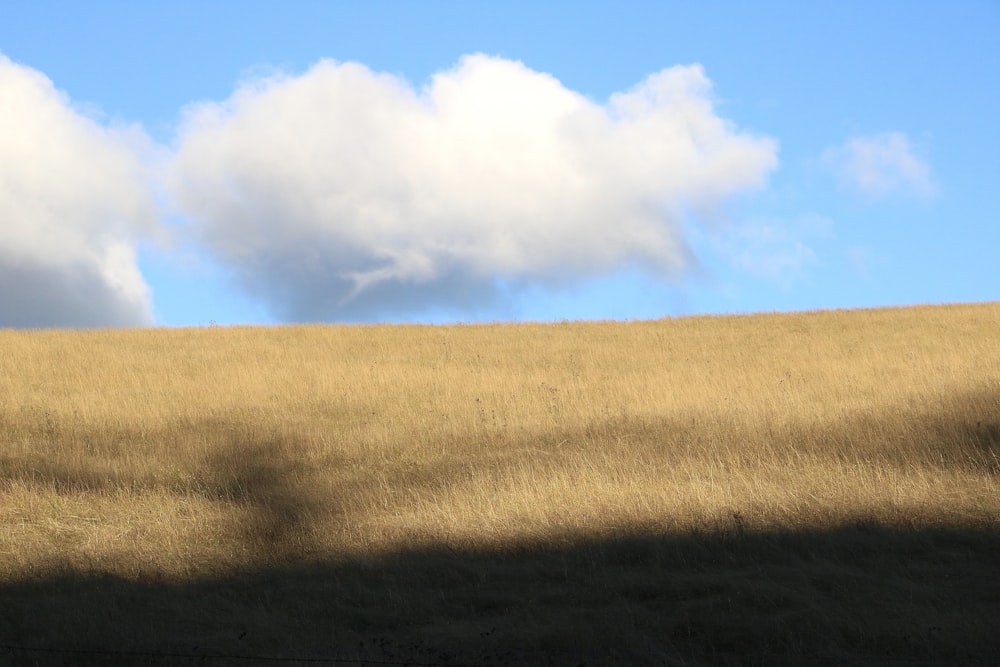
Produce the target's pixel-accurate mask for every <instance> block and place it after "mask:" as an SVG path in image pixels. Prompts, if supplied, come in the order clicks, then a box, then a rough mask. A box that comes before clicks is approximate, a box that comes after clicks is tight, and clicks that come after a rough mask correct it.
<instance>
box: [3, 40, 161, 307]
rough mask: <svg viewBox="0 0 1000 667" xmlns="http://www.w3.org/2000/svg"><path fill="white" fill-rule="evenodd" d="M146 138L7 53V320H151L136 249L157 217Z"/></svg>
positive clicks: (5, 77) (4, 245)
mask: <svg viewBox="0 0 1000 667" xmlns="http://www.w3.org/2000/svg"><path fill="white" fill-rule="evenodd" d="M145 141H146V140H145V138H144V135H143V134H142V133H141V131H139V130H137V129H135V128H123V129H108V128H105V127H103V126H101V125H100V124H98V123H97V122H95V121H93V120H92V119H90V118H88V117H86V116H85V115H83V114H81V113H79V112H77V111H76V110H74V109H73V107H72V105H71V104H70V102H69V100H68V98H67V97H66V95H65V94H63V93H61V92H60V91H58V90H56V88H55V87H54V86H53V84H52V82H51V81H50V80H49V79H47V78H46V77H45V76H44V75H43V74H41V73H39V72H38V71H36V70H33V69H31V68H29V67H25V66H22V65H18V64H16V63H14V62H12V61H11V60H9V59H7V58H6V57H4V56H3V55H0V326H121V325H140V324H148V323H150V322H151V321H152V309H151V305H150V297H149V289H148V287H147V286H146V283H145V282H144V281H143V279H142V276H141V274H140V272H139V269H138V267H137V264H136V258H135V247H136V246H135V244H136V242H137V240H138V239H139V238H140V236H141V235H142V234H144V233H146V232H147V231H149V230H150V229H151V228H152V225H153V224H154V220H155V214H154V207H153V203H152V198H151V196H150V190H149V188H148V187H147V183H148V181H147V180H146V177H145V174H144V167H143V163H142V161H141V159H140V158H139V156H138V155H139V152H140V151H141V150H143V146H144V143H145Z"/></svg>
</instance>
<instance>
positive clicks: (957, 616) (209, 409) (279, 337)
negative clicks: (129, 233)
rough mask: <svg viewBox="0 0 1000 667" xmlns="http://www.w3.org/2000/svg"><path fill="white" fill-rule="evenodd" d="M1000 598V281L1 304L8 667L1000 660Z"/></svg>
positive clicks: (2, 605)
mask: <svg viewBox="0 0 1000 667" xmlns="http://www.w3.org/2000/svg"><path fill="white" fill-rule="evenodd" d="M998 615H1000V303H994V304H980V305H955V306H935V307H930V306H928V307H915V308H900V309H884V310H864V311H836V312H816V313H801V314H788V315H754V316H741V317H694V318H683V319H667V320H660V321H652V322H631V323H612V322H602V323H563V324H545V325H541V324H518V325H507V324H505V325H489V326H486V325H484V326H365V327H362V326H290V327H269V328H252V327H247V328H239V327H237V328H208V329H180V330H109V331H0V664H7V663H5V661H9V664H121V663H122V662H131V663H134V664H185V663H191V664H215V663H216V662H217V663H218V664H271V663H274V662H275V661H276V660H277V659H278V658H302V659H314V660H318V659H320V658H322V659H328V660H329V661H330V662H329V663H328V664H415V663H422V664H447V665H458V664H467V665H482V664H510V665H521V664H556V665H563V664H567V665H570V664H572V665H576V664H580V663H584V664H595V665H612V664H621V665H637V664H650V665H653V664H656V665H662V664H669V665H700V664H705V665H723V664H765V665H771V664H789V665H791V664H794V665H805V664H831V663H840V664H858V665H865V664H956V663H962V664H990V663H994V662H996V661H997V660H1000V633H997V632H996V625H995V623H996V621H995V618H996V617H997V616H998ZM114 652H118V653H117V654H116V653H114ZM224 656H241V657H238V658H226V657H224ZM258 658H260V659H258ZM337 660H341V661H354V662H347V663H343V662H340V663H338V662H336V661H337ZM366 661H367V662H366ZM406 661H410V662H409V663H407V662H406ZM282 664H295V663H294V662H284V663H282ZM302 664H317V662H315V661H314V662H311V663H307V662H305V661H303V662H302Z"/></svg>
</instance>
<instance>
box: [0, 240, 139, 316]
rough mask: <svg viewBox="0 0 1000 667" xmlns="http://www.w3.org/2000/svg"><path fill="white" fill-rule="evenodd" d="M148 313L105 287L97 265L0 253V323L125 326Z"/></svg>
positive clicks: (105, 283)
mask: <svg viewBox="0 0 1000 667" xmlns="http://www.w3.org/2000/svg"><path fill="white" fill-rule="evenodd" d="M149 323H150V318H149V314H148V312H146V311H145V310H144V309H143V308H142V307H141V306H140V305H137V304H134V303H129V302H127V301H124V300H123V299H122V298H121V295H120V294H118V293H117V292H115V291H114V290H112V289H109V288H108V285H107V282H106V280H105V278H104V276H102V275H101V274H100V271H99V270H98V268H97V267H95V266H92V265H87V264H83V263H80V264H70V265H63V266H60V267H58V268H53V267H51V266H43V265H39V264H29V263H24V262H20V261H16V260H12V259H11V258H3V257H0V327H14V328H36V327H37V328H43V327H82V328H89V327H128V326H143V325H148V324H149Z"/></svg>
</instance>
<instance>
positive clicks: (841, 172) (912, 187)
mask: <svg viewBox="0 0 1000 667" xmlns="http://www.w3.org/2000/svg"><path fill="white" fill-rule="evenodd" d="M823 160H824V162H825V163H826V164H827V165H829V166H830V167H831V168H832V169H833V170H834V171H835V173H836V174H837V175H838V176H839V178H840V180H841V182H842V183H844V184H845V185H846V186H847V187H849V188H851V189H854V190H857V191H858V192H861V193H862V194H865V195H868V196H872V197H882V196H886V195H893V194H903V195H916V196H918V197H931V196H933V195H934V194H935V193H936V192H937V186H936V185H935V183H934V179H933V177H932V176H931V169H930V167H929V166H928V165H927V163H926V162H924V161H923V160H921V159H920V158H919V157H917V156H916V155H914V153H913V148H912V146H911V145H910V140H909V138H908V137H907V136H906V135H905V134H903V133H902V132H885V133H883V134H877V135H874V136H870V137H855V138H853V139H850V140H848V141H847V142H846V143H844V144H842V145H840V146H835V147H833V148H829V149H827V150H826V151H824V153H823Z"/></svg>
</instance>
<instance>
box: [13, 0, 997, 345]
mask: <svg viewBox="0 0 1000 667" xmlns="http://www.w3.org/2000/svg"><path fill="white" fill-rule="evenodd" d="M2 14H3V21H2V22H0V186H2V185H6V187H0V326H128V325H137V324H138V325H150V324H155V325H166V326H179V325H201V324H207V323H209V322H216V323H220V324H228V323H276V322H297V321H361V322H384V321H400V322H409V321H418V322H452V321H493V320H550V319H551V320H560V319H607V318H614V319H628V318H655V317H661V316H667V315H669V316H677V315H686V314H696V313H734V312H757V311H787V310H808V309H818V308H854V307H868V306H883V305H906V304H917V303H942V302H968V301H990V300H996V299H998V298H1000V261H998V260H997V255H998V252H997V249H998V248H1000V194H998V192H1000V188H998V182H1000V178H998V177H1000V132H997V130H996V123H997V120H996V119H998V118H1000V85H997V82H998V81H1000V40H998V39H997V35H1000V3H997V2H995V1H993V2H989V1H987V2H972V1H958V2H953V3H942V2H890V1H884V2H836V3H834V2H817V3H793V2H758V3H736V2H732V3H725V2H720V3H687V2H685V3H651V2H648V3H647V2H642V3H628V2H616V3H610V2H608V3H598V2H551V3H536V2H504V3H490V4H488V3H479V2H422V3H411V2H305V1H300V2H294V3H274V2H253V1H245V0H244V1H240V2H202V3H135V2H118V1H108V2H102V3H78V2H44V1H39V2H31V3H14V2H11V3H6V6H5V7H4V8H3V11H2Z"/></svg>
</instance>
